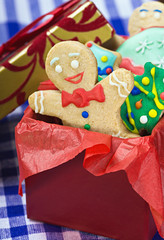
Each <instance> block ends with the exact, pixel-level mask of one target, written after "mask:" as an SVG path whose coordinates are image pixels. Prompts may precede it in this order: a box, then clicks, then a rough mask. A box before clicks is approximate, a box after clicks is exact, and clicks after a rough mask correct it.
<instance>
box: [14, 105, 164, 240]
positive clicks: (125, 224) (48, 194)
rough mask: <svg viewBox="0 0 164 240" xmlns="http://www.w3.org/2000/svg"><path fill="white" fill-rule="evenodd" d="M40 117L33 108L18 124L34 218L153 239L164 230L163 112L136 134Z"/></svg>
mask: <svg viewBox="0 0 164 240" xmlns="http://www.w3.org/2000/svg"><path fill="white" fill-rule="evenodd" d="M42 118H43V119H40V115H36V114H35V113H34V112H33V111H32V110H31V109H30V108H28V109H27V110H26V112H25V115H24V117H23V118H22V120H21V122H20V123H19V124H18V125H17V127H16V147H17V153H18V160H19V168H20V189H19V190H20V194H21V182H22V181H23V179H26V198H27V215H28V217H29V218H32V219H35V220H42V221H45V222H48V223H52V224H56V225H61V226H67V227H70V228H74V229H79V230H82V231H87V232H91V233H94V234H99V235H104V236H108V237H112V238H115V239H121V240H127V239H133V240H135V239H136V240H138V239H140V240H142V239H143V240H147V239H152V237H153V235H154V233H155V231H156V227H157V229H158V231H159V233H160V234H161V236H164V214H163V213H164V211H163V210H164V207H163V180H164V175H163V160H164V149H163V145H164V118H162V119H161V120H160V122H159V123H158V124H157V126H156V127H155V128H154V130H153V132H152V134H151V136H146V137H142V138H141V137H139V138H135V139H120V138H116V137H112V136H110V135H107V134H101V133H96V132H90V131H87V130H85V129H79V128H72V127H67V126H61V125H58V124H52V122H53V118H48V119H47V121H48V122H50V123H48V122H45V121H41V120H45V119H44V117H43V116H42ZM152 216H153V218H154V221H153V218H152ZM154 222H155V224H156V226H155V224H154Z"/></svg>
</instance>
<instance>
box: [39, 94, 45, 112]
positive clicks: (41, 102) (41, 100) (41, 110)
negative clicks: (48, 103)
mask: <svg viewBox="0 0 164 240" xmlns="http://www.w3.org/2000/svg"><path fill="white" fill-rule="evenodd" d="M40 95H41V98H40V105H41V109H40V113H43V112H44V106H43V100H44V96H43V91H41V92H40Z"/></svg>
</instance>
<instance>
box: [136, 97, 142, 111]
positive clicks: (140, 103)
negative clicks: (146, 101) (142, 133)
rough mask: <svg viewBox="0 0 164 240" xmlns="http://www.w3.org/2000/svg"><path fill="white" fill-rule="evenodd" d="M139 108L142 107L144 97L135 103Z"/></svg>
mask: <svg viewBox="0 0 164 240" xmlns="http://www.w3.org/2000/svg"><path fill="white" fill-rule="evenodd" d="M135 106H136V108H137V109H140V108H141V107H142V99H140V100H139V101H138V102H136V104H135Z"/></svg>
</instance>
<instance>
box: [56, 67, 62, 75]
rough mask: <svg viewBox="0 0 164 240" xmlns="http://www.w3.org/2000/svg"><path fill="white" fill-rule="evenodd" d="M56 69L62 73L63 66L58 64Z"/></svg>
mask: <svg viewBox="0 0 164 240" xmlns="http://www.w3.org/2000/svg"><path fill="white" fill-rule="evenodd" d="M55 71H56V72H57V73H61V72H62V67H61V66H60V65H56V67H55Z"/></svg>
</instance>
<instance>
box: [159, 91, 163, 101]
mask: <svg viewBox="0 0 164 240" xmlns="http://www.w3.org/2000/svg"><path fill="white" fill-rule="evenodd" d="M160 98H161V99H162V100H164V92H162V93H161V94H160Z"/></svg>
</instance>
